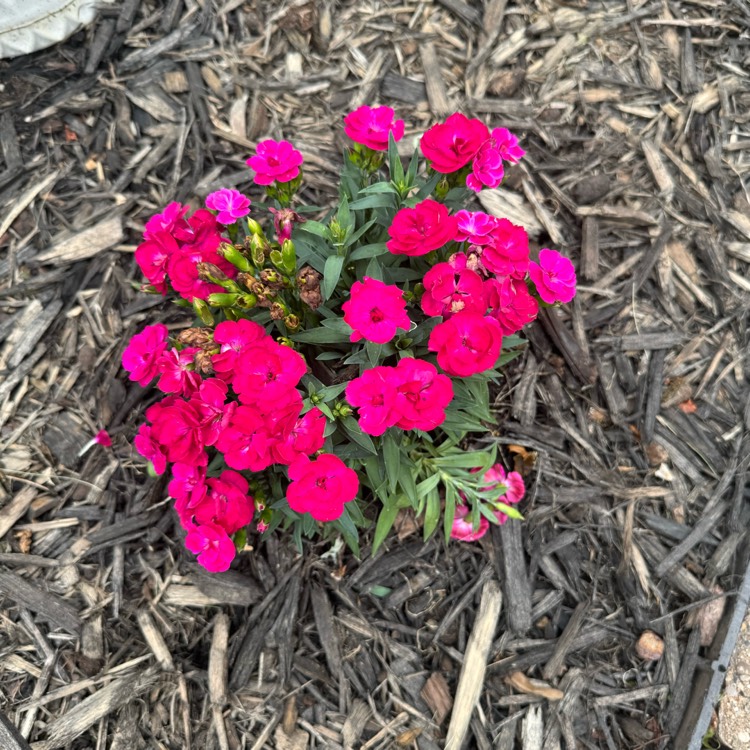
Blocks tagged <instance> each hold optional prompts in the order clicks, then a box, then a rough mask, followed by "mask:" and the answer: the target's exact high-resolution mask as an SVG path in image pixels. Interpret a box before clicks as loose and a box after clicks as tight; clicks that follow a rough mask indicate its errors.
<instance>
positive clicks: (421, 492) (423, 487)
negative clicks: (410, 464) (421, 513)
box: [417, 473, 440, 498]
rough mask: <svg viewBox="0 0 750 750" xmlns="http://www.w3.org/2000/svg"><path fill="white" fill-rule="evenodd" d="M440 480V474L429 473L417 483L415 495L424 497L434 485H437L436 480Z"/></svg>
mask: <svg viewBox="0 0 750 750" xmlns="http://www.w3.org/2000/svg"><path fill="white" fill-rule="evenodd" d="M439 481H440V474H437V473H435V474H431V475H430V476H429V477H427V479H423V480H422V481H421V482H420V483H419V484H418V485H417V495H418V496H419V497H420V498H422V497H424V496H425V495H426V494H427V493H428V492H430V491H432V490H433V489H434V488H435V487H437V486H438V482H439Z"/></svg>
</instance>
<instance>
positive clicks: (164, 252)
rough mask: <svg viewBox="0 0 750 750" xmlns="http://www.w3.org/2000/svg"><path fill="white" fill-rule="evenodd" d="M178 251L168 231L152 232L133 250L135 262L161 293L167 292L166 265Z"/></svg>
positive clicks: (175, 241) (175, 242)
mask: <svg viewBox="0 0 750 750" xmlns="http://www.w3.org/2000/svg"><path fill="white" fill-rule="evenodd" d="M178 252H179V246H178V244H177V240H175V238H174V237H172V235H171V234H169V232H166V231H158V232H153V233H152V234H151V235H150V236H149V238H148V239H147V240H144V241H143V242H141V244H140V245H138V247H137V248H136V250H135V262H136V263H137V264H138V267H139V268H140V269H141V272H142V273H143V275H144V276H145V277H146V278H147V279H148V281H149V283H150V284H151V286H153V287H154V289H156V290H157V291H158V292H161V293H162V294H166V293H167V265H168V263H169V259H170V258H171V257H172V256H173V255H176V254H177V253H178Z"/></svg>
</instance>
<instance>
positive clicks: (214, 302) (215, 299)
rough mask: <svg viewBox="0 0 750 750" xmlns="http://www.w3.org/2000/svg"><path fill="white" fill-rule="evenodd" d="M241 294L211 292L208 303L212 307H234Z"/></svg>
mask: <svg viewBox="0 0 750 750" xmlns="http://www.w3.org/2000/svg"><path fill="white" fill-rule="evenodd" d="M239 296H240V295H239V294H226V293H224V292H217V293H215V294H209V295H208V304H209V305H211V306H212V307H232V306H233V305H236V304H237V299H238V298H239Z"/></svg>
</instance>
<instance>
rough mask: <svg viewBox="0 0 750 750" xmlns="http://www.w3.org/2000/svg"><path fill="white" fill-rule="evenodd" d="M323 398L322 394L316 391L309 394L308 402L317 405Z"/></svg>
mask: <svg viewBox="0 0 750 750" xmlns="http://www.w3.org/2000/svg"><path fill="white" fill-rule="evenodd" d="M322 400H323V398H322V396H320V395H319V394H317V393H311V394H310V403H311V404H314V405H315V406H317V405H318V404H319V403H320V402H321V401H322Z"/></svg>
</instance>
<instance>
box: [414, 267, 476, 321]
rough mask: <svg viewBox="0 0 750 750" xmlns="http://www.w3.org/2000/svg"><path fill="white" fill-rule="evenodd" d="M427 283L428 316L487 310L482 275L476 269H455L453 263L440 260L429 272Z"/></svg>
mask: <svg viewBox="0 0 750 750" xmlns="http://www.w3.org/2000/svg"><path fill="white" fill-rule="evenodd" d="M423 283H424V288H425V291H424V294H423V295H422V301H421V304H422V310H424V313H425V315H442V316H443V317H444V318H446V319H447V318H449V317H450V316H451V315H453V314H455V313H459V312H462V311H466V312H474V313H478V314H479V315H484V313H485V311H486V310H487V301H486V300H485V292H484V284H483V282H482V277H481V276H480V275H479V274H477V273H474V271H470V270H468V269H465V270H463V271H455V270H454V269H453V267H452V266H451V264H450V263H438V264H437V265H435V266H433V267H432V268H431V269H430V270H429V271H428V272H427V273H426V274H425V277H424V281H423Z"/></svg>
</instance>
